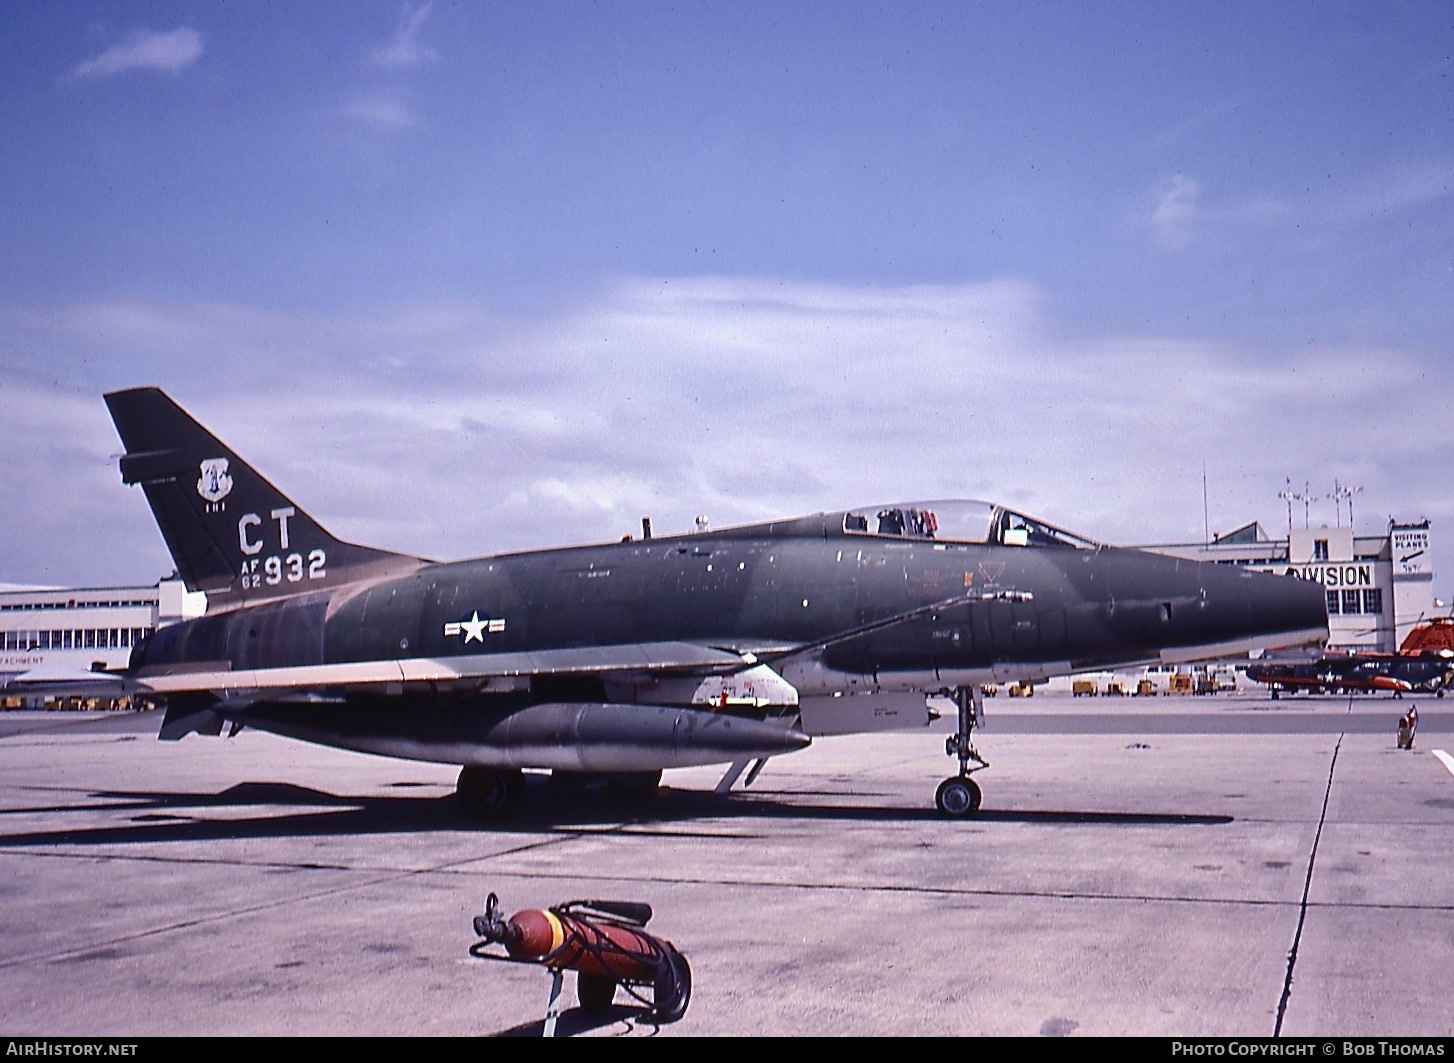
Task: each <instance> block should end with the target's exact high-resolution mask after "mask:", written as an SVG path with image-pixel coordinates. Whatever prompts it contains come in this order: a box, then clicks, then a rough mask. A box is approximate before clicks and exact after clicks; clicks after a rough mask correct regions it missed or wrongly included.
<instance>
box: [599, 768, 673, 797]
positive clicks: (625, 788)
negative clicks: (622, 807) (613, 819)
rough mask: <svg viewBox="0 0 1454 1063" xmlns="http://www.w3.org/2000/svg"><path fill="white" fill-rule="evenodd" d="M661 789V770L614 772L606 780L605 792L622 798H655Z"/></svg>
mask: <svg viewBox="0 0 1454 1063" xmlns="http://www.w3.org/2000/svg"><path fill="white" fill-rule="evenodd" d="M659 789H661V770H660V769H658V770H656V771H623V772H616V773H613V774H612V775H610V776H608V777H607V779H606V792H607V793H611V794H619V795H621V796H622V797H655V796H656V791H657V790H659Z"/></svg>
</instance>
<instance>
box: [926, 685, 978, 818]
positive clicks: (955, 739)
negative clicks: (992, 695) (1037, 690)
mask: <svg viewBox="0 0 1454 1063" xmlns="http://www.w3.org/2000/svg"><path fill="white" fill-rule="evenodd" d="M954 705H955V708H956V709H958V724H959V729H958V730H957V731H956V732H955V733H954V734H952V735H950V736H949V737H948V738H947V739H945V741H944V752H945V754H946V755H947V756H951V757H957V758H958V759H959V774H958V775H952V776H950V777H949V778H947V779H945V780H944V781H943V782H942V783H940V784H939V789H938V790H936V791H935V793H934V805H935V807H937V808H938V809H939V811H940V812H942V813H944V815H946V816H951V817H953V818H955V819H964V818H967V817H969V816H972V815H974V814H975V813H976V812H978V811H979V806H980V800H981V798H982V797H983V794H982V793H981V791H980V788H979V784H978V783H976V782H975V781H974V780H973V779H971V778H970V777H969V776H970V773H971V772H976V771H979V770H980V769H981V768H988V767H989V762H988V761H987V760H985V759H984V758H983V757H981V756H980V755H979V753H978V752H976V750H975V748H974V744H973V742H972V736H973V733H974V729H975V728H976V727H978V726H979V725H980V722H981V721H982V720H983V719H984V694H983V692H981V690H980V688H979V687H977V686H976V687H955V688H954ZM971 762H973V764H974V767H970V763H971Z"/></svg>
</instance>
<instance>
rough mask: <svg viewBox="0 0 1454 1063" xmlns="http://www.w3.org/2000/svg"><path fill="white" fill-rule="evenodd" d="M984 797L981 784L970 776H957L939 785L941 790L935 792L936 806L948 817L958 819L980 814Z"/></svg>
mask: <svg viewBox="0 0 1454 1063" xmlns="http://www.w3.org/2000/svg"><path fill="white" fill-rule="evenodd" d="M983 797H984V795H983V794H982V793H981V792H980V789H979V783H977V782H975V781H974V780H973V779H971V778H970V777H969V776H968V775H956V776H954V777H953V778H950V779H945V780H944V781H943V782H942V783H940V784H939V789H938V790H936V791H935V792H934V804H935V806H936V807H937V808H938V809H939V811H940V812H943V813H944V814H945V815H946V816H953V817H954V818H956V819H958V818H960V817H962V816H972V815H974V814H975V813H976V812H978V811H979V803H980V801H981V800H982V799H983Z"/></svg>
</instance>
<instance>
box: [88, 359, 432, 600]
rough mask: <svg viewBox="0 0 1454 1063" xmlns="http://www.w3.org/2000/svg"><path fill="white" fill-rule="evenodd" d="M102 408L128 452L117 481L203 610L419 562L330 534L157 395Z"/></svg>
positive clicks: (109, 401) (140, 391)
mask: <svg viewBox="0 0 1454 1063" xmlns="http://www.w3.org/2000/svg"><path fill="white" fill-rule="evenodd" d="M106 405H107V408H108V409H109V410H110V411H111V419H112V421H114V422H115V424H116V431H117V433H118V434H119V435H120V436H121V441H122V443H123V444H125V446H126V454H125V455H124V456H123V457H122V459H121V479H122V482H124V483H127V484H140V485H141V487H142V490H143V491H144V492H145V493H146V500H147V502H148V503H149V504H150V505H151V510H152V514H153V515H154V516H155V517H156V522H157V525H158V527H160V529H161V533H162V537H163V538H164V539H165V540H166V543H167V549H168V550H170V551H171V554H172V560H173V561H174V562H175V563H176V566H177V574H178V575H179V576H180V577H181V578H182V581H183V582H184V583H185V584H186V585H187V588H188V589H189V590H194V591H204V592H206V594H207V596H208V603H209V609H210V608H212V607H213V606H221V607H228V606H231V605H235V604H241V603H243V602H248V601H257V600H262V599H268V598H280V597H285V596H288V595H293V594H302V593H306V592H309V591H315V590H324V589H327V588H330V587H334V586H338V585H340V584H344V583H350V582H353V581H355V580H358V579H361V578H365V577H368V576H372V575H380V576H382V575H388V574H396V573H397V574H402V573H404V572H407V571H410V570H412V569H414V568H417V567H418V566H419V565H420V564H421V561H420V560H419V559H418V558H413V557H408V556H405V555H403V554H395V553H390V552H388V551H385V550H375V549H373V548H371V547H366V546H357V545H354V544H353V543H346V542H343V541H341V540H339V539H336V538H335V537H334V536H332V535H330V534H329V533H328V532H327V531H326V530H325V529H324V528H323V527H322V526H321V525H319V524H318V522H317V521H315V520H314V519H313V518H312V517H310V516H309V515H308V514H307V513H306V512H304V511H303V510H302V509H301V508H299V507H298V506H297V505H295V504H294V503H293V501H292V500H291V499H289V498H288V497H287V496H286V495H284V494H283V493H282V492H281V491H279V490H278V489H277V488H276V487H274V486H273V485H272V484H271V483H269V482H268V481H267V480H266V479H264V478H263V476H262V475H261V474H260V473H259V472H258V471H257V470H256V469H254V468H253V467H252V466H250V465H248V464H247V462H245V461H243V460H242V459H241V458H239V457H238V456H237V455H236V454H235V453H233V452H232V451H231V450H230V449H229V448H228V447H227V446H226V445H225V444H223V443H222V442H221V441H220V440H218V439H217V437H216V436H214V435H212V433H211V432H209V431H208V430H207V429H206V428H204V427H203V426H202V425H201V424H200V423H198V422H197V420H196V419H195V418H193V417H192V416H191V415H190V414H188V413H187V412H186V411H185V410H183V409H182V408H181V407H180V406H178V405H177V404H176V403H175V402H174V401H172V399H171V397H170V396H168V395H167V394H166V393H165V392H163V391H162V390H161V389H159V388H132V389H130V390H126V391H114V392H111V393H110V394H108V395H107V396H106Z"/></svg>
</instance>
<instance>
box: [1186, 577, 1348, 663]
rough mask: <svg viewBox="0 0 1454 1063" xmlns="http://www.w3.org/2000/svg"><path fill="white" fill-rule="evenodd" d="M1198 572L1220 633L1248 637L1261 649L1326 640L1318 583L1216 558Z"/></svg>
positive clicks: (1325, 611) (1324, 607) (1325, 606)
mask: <svg viewBox="0 0 1454 1063" xmlns="http://www.w3.org/2000/svg"><path fill="white" fill-rule="evenodd" d="M1199 575H1200V578H1199V582H1200V584H1201V588H1202V591H1201V593H1202V595H1203V597H1204V599H1205V601H1206V604H1207V612H1208V614H1209V620H1210V621H1211V626H1212V627H1213V628H1214V629H1216V630H1217V634H1218V636H1219V637H1221V638H1227V639H1231V638H1238V637H1243V638H1248V639H1251V640H1255V641H1256V642H1258V643H1259V644H1260V648H1262V649H1278V648H1285V647H1288V648H1290V647H1295V646H1305V645H1309V644H1312V643H1318V644H1321V643H1323V642H1326V641H1327V638H1328V603H1327V599H1326V597H1325V596H1324V593H1323V587H1322V585H1321V584H1317V583H1313V582H1311V581H1309V580H1304V579H1299V578H1298V577H1296V576H1282V575H1275V574H1273V573H1269V572H1250V571H1248V570H1246V569H1240V568H1231V567H1228V566H1223V565H1215V564H1204V566H1203V569H1202V571H1201V573H1200V574H1199Z"/></svg>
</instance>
